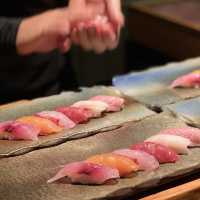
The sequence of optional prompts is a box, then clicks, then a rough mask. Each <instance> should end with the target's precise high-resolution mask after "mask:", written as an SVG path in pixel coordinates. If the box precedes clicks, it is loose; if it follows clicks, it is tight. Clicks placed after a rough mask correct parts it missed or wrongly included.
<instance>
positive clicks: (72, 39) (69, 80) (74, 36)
mask: <svg viewBox="0 0 200 200" xmlns="http://www.w3.org/2000/svg"><path fill="white" fill-rule="evenodd" d="M120 4H121V3H120V0H70V1H69V3H68V4H67V3H66V1H64V0H28V1H27V0H21V1H4V4H1V6H0V85H1V87H0V93H1V98H0V103H4V102H9V101H15V100H17V99H24V98H35V97H39V96H46V95H52V94H56V93H59V92H60V91H62V90H64V89H65V90H66V89H69V88H71V87H72V86H74V84H75V79H73V76H72V73H71V70H70V68H69V65H67V63H66V55H64V53H66V52H68V51H69V50H70V48H71V46H72V45H73V44H76V45H79V46H81V47H82V48H83V49H85V50H87V51H88V50H92V51H95V52H97V53H102V52H104V51H105V50H108V49H113V48H115V47H116V46H117V43H118V39H117V38H118V34H119V32H120V29H121V27H122V26H123V14H122V12H121V5H120ZM97 21H98V25H97V24H96V22H97ZM88 23H90V24H93V27H91V26H87V25H88ZM99 24H100V25H99ZM97 26H98V27H97ZM64 86H65V87H64Z"/></svg>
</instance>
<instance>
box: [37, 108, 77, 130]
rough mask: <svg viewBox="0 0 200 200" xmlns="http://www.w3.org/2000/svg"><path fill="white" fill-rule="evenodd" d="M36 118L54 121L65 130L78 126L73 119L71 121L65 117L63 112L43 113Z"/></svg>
mask: <svg viewBox="0 0 200 200" xmlns="http://www.w3.org/2000/svg"><path fill="white" fill-rule="evenodd" d="M36 116H39V117H42V118H45V119H49V120H51V121H53V122H54V123H55V124H57V125H58V126H61V127H63V128H65V129H70V128H74V127H75V126H76V124H75V123H74V122H73V121H72V120H71V119H69V118H68V117H67V116H65V115H64V114H63V113H61V112H57V111H43V112H39V113H37V114H36Z"/></svg>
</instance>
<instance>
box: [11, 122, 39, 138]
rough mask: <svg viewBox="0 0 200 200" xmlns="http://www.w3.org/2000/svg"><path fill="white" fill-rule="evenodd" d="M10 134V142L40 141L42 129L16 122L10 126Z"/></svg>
mask: <svg viewBox="0 0 200 200" xmlns="http://www.w3.org/2000/svg"><path fill="white" fill-rule="evenodd" d="M8 132H9V133H10V135H9V140H38V135H39V133H40V129H38V128H36V127H35V126H32V125H30V124H24V123H20V122H14V123H13V124H12V125H10V127H9V129H8Z"/></svg>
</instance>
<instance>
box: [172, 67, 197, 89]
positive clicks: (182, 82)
mask: <svg viewBox="0 0 200 200" xmlns="http://www.w3.org/2000/svg"><path fill="white" fill-rule="evenodd" d="M170 87H171V88H176V87H186V88H199V87H200V70H197V71H194V72H192V73H190V74H186V75H184V76H181V77H178V78H177V79H176V80H175V81H173V82H172V84H171V86H170Z"/></svg>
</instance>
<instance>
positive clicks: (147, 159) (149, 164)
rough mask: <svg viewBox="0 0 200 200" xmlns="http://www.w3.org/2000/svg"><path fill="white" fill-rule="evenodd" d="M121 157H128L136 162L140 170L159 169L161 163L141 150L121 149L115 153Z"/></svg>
mask: <svg viewBox="0 0 200 200" xmlns="http://www.w3.org/2000/svg"><path fill="white" fill-rule="evenodd" d="M113 153H114V154H118V155H121V156H126V157H128V158H130V159H132V160H134V161H135V162H136V163H137V164H138V165H139V169H140V170H155V169H157V168H159V162H158V161H157V160H156V159H155V157H154V156H152V155H151V154H149V153H146V152H144V151H140V150H131V149H119V150H116V151H114V152H113Z"/></svg>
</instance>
